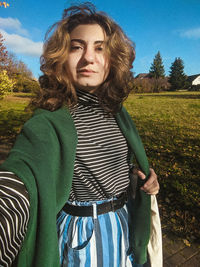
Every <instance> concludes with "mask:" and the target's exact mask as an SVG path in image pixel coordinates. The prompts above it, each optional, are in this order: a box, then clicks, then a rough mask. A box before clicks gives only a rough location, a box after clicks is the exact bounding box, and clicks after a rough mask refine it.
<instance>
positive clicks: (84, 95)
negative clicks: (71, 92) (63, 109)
mask: <svg viewBox="0 0 200 267" xmlns="http://www.w3.org/2000/svg"><path fill="white" fill-rule="evenodd" d="M76 92H77V97H78V102H79V103H82V102H84V103H88V104H91V103H92V104H99V100H98V97H97V96H96V95H94V94H91V93H89V92H86V91H83V90H80V89H77V90H76Z"/></svg>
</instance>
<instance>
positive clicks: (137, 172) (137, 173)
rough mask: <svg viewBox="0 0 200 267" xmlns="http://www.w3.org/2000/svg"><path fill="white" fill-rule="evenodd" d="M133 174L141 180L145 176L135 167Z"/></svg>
mask: <svg viewBox="0 0 200 267" xmlns="http://www.w3.org/2000/svg"><path fill="white" fill-rule="evenodd" d="M133 174H136V175H137V176H138V177H139V178H140V179H142V180H144V179H145V178H146V176H145V174H144V173H143V172H142V171H140V170H138V169H136V168H134V169H133Z"/></svg>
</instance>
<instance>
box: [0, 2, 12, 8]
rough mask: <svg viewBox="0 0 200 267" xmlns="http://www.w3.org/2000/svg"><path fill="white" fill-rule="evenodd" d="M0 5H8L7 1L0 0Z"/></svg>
mask: <svg viewBox="0 0 200 267" xmlns="http://www.w3.org/2000/svg"><path fill="white" fill-rule="evenodd" d="M0 6H4V7H5V8H7V7H8V6H10V5H9V4H8V3H7V2H2V1H0Z"/></svg>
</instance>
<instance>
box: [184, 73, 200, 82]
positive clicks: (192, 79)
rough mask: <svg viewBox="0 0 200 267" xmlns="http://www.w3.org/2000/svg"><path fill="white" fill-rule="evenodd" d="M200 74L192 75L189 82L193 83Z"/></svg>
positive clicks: (188, 78)
mask: <svg viewBox="0 0 200 267" xmlns="http://www.w3.org/2000/svg"><path fill="white" fill-rule="evenodd" d="M198 76H200V74H195V75H190V76H188V77H187V80H188V82H193V81H194V80H195V79H196V78H197V77H198Z"/></svg>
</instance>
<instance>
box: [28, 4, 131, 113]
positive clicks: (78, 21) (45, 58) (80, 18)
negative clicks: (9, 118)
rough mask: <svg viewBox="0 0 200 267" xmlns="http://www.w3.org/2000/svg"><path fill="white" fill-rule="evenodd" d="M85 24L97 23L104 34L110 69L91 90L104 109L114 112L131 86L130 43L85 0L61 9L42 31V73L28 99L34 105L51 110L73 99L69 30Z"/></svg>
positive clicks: (105, 16) (115, 26)
mask: <svg viewBox="0 0 200 267" xmlns="http://www.w3.org/2000/svg"><path fill="white" fill-rule="evenodd" d="M85 24H98V25H100V26H101V27H102V29H103V30H104V31H105V33H106V36H107V37H108V38H107V39H108V41H107V44H106V48H107V53H108V56H109V61H110V71H109V74H108V77H107V78H106V80H105V81H104V82H103V84H102V85H101V90H99V89H96V90H95V91H94V93H95V94H96V95H97V97H98V99H99V102H100V104H101V105H102V106H103V108H104V109H105V110H106V111H108V112H111V113H116V112H117V111H118V110H119V107H120V104H121V103H122V102H123V101H124V100H125V99H126V98H127V96H128V94H129V93H130V91H131V89H132V88H131V82H130V79H131V78H132V73H131V71H130V69H131V68H132V63H133V61H134V59H135V49H134V44H133V42H132V41H131V40H130V39H129V38H128V37H127V36H126V35H125V33H124V32H123V30H122V29H121V27H120V26H119V25H117V24H116V23H115V22H114V21H113V20H112V19H110V18H109V17H108V16H107V15H106V14H105V13H103V12H97V11H96V10H95V6H94V5H93V4H91V3H89V2H86V3H83V4H81V5H78V6H71V7H70V8H68V9H65V10H64V13H63V16H62V19H61V20H60V21H58V22H57V23H55V24H54V25H53V26H52V27H51V28H50V29H49V30H48V31H47V33H46V36H45V43H44V50H43V54H42V56H41V58H40V62H41V67H40V69H41V71H42V72H43V73H44V74H43V75H42V76H40V78H39V82H40V86H41V91H40V93H39V94H38V95H37V96H36V97H35V98H34V99H33V101H32V105H34V106H35V107H40V108H44V109H48V110H50V111H53V110H56V109H58V108H59V107H61V106H62V105H64V104H67V105H68V106H73V105H75V104H76V103H77V101H78V100H77V95H76V88H74V86H73V84H72V82H71V80H70V78H69V75H68V71H67V69H66V66H67V64H66V62H67V58H68V53H69V49H70V33H71V32H72V30H73V29H74V28H75V27H77V26H78V25H85ZM52 32H53V33H52ZM50 33H52V34H51V35H50Z"/></svg>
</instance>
